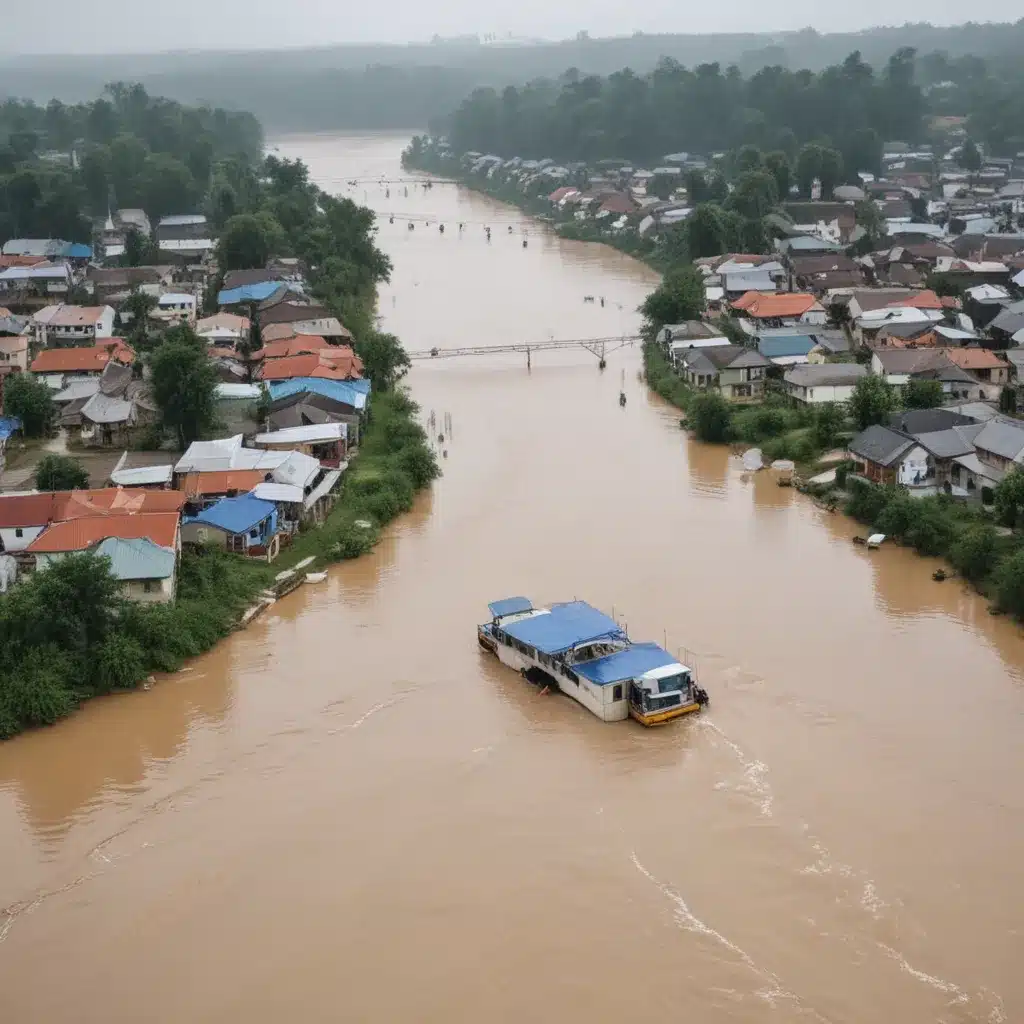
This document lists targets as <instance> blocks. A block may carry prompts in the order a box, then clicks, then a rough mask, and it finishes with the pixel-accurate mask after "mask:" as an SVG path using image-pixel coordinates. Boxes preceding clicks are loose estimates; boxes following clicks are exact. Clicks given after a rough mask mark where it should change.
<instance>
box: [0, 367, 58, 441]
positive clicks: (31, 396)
mask: <svg viewBox="0 0 1024 1024" xmlns="http://www.w3.org/2000/svg"><path fill="white" fill-rule="evenodd" d="M4 412H5V413H6V414H7V415H8V416H16V417H17V418H18V419H19V420H21V429H22V432H23V433H24V435H25V436H26V437H45V436H46V435H47V434H49V433H50V431H51V430H52V429H53V424H54V421H55V420H56V418H57V407H56V406H55V405H54V404H53V392H52V391H51V390H50V389H49V387H47V385H46V384H45V382H44V381H42V380H40V379H39V378H38V377H34V376H33V375H32V374H30V373H15V374H12V375H11V376H10V377H8V378H7V381H6V382H5V384H4Z"/></svg>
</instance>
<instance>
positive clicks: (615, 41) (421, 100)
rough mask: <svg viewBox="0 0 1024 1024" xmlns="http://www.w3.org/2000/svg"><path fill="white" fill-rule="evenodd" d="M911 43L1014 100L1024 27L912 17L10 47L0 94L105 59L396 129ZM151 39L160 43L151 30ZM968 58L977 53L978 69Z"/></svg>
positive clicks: (930, 64)
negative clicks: (835, 26) (190, 47)
mask: <svg viewBox="0 0 1024 1024" xmlns="http://www.w3.org/2000/svg"><path fill="white" fill-rule="evenodd" d="M964 13H965V14H969V13H973V12H964ZM979 16H980V12H979ZM892 20H894V21H899V20H901V15H899V14H894V15H893V19H892ZM585 27H586V26H584V28H585ZM737 28H738V29H742V26H741V25H739V26H737ZM224 45H226V46H229V45H230V42H229V41H225V43H224ZM911 46H913V47H917V48H918V50H919V51H920V52H921V53H924V54H927V56H925V57H923V58H922V59H921V61H920V62H919V63H920V75H921V78H922V84H923V85H925V86H932V85H934V84H936V83H941V82H951V83H952V87H949V86H947V87H946V88H944V89H942V90H936V91H935V92H933V93H932V94H930V96H929V99H930V100H932V101H933V103H934V104H935V105H938V104H939V101H940V100H941V101H942V103H944V104H945V103H959V102H960V100H961V94H962V93H964V92H967V91H971V92H973V93H975V94H977V93H979V92H980V94H981V95H983V96H988V97H990V100H989V102H990V103H991V104H992V105H993V106H996V105H997V101H998V100H1000V99H1003V98H1005V99H1007V100H1008V101H1009V102H1011V103H1012V102H1013V97H1014V92H1013V88H1012V80H1011V81H1007V82H1006V86H1005V93H1003V92H999V91H996V90H994V89H993V87H992V86H993V81H994V82H996V83H998V82H1001V81H1003V79H1002V77H1001V76H1002V75H1004V74H1007V75H1009V74H1012V73H1013V72H1016V71H1018V70H1019V55H1020V53H1021V51H1022V49H1024V26H1022V25H1021V24H1020V23H1019V22H1018V23H1017V24H1016V25H1013V24H981V23H974V24H968V25H957V26H950V27H939V26H931V25H927V24H921V23H919V22H918V23H908V24H905V25H901V26H898V27H891V28H876V29H869V30H867V31H862V32H856V33H854V32H845V33H844V32H834V33H833V32H830V33H827V34H819V33H818V32H815V31H814V30H813V29H809V28H808V29H804V30H802V31H799V32H771V33H767V34H766V33H760V34H759V33H755V32H749V31H746V32H745V31H742V30H740V31H735V32H729V33H719V34H701V35H693V34H691V35H687V34H654V33H646V32H636V33H634V34H632V35H629V36H619V37H616V38H607V39H601V38H594V37H592V36H591V35H589V34H588V33H587V32H580V33H579V34H578V35H577V36H576V37H575V38H573V39H567V40H564V41H560V42H547V41H545V42H543V43H527V42H518V43H517V44H516V45H514V46H500V45H499V46H494V45H484V44H483V42H482V41H481V40H479V39H475V38H472V37H464V36H462V37H459V38H458V39H454V40H444V39H435V40H433V41H432V42H430V43H422V44H408V45H386V44H374V45H357V44H351V45H343V46H323V47H316V48H313V49H292V50H288V49H285V50H279V51H276V52H275V53H274V54H273V55H272V56H271V55H269V54H267V53H265V52H258V51H257V52H249V53H245V52H238V53H230V54H225V53H216V52H210V51H206V52H204V51H192V52H178V53H153V54H135V55H132V54H123V53H122V54H118V55H117V57H116V58H113V59H112V58H111V57H109V56H70V55H67V53H66V52H65V53H64V55H63V56H61V57H60V59H59V60H57V61H55V60H54V59H53V58H52V57H37V58H31V57H21V58H19V59H17V60H15V61H10V62H8V63H7V64H6V65H4V66H0V93H3V94H4V95H8V96H34V97H36V98H37V99H41V100H42V101H43V102H45V101H46V99H48V98H49V97H50V96H52V95H54V94H57V95H59V96H61V97H62V98H63V99H65V100H79V99H83V98H92V97H94V96H96V95H98V93H99V92H100V90H101V89H102V88H103V86H104V84H105V83H106V82H108V81H109V80H110V74H111V67H116V68H117V73H118V74H119V75H120V76H122V77H125V78H129V79H131V80H132V81H140V82H143V83H144V84H146V85H147V86H148V87H149V88H151V89H159V91H160V92H161V93H162V94H163V95H166V96H172V97H174V98H176V99H178V100H180V101H182V102H185V103H194V102H197V101H199V100H202V101H204V102H211V103H215V104H217V105H219V106H223V107H228V108H234V109H245V110H252V111H254V112H255V113H256V115H257V116H258V117H259V118H260V120H261V121H262V122H263V123H264V124H266V125H267V126H269V127H272V128H274V129H288V130H292V131H301V130H305V129H326V128H359V129H365V128H395V129H408V128H411V127H414V126H418V125H425V124H427V123H428V121H429V120H430V119H431V118H432V117H435V116H437V115H440V114H445V113H447V112H449V111H451V110H452V109H454V108H455V106H456V105H457V104H458V103H459V101H460V100H461V99H462V98H463V97H465V96H466V95H468V94H469V93H470V92H471V91H472V89H474V88H475V87H477V86H482V85H494V86H498V87H501V86H504V85H506V84H507V83H509V82H516V83H522V82H526V81H529V80H531V79H535V78H538V77H548V78H551V77H555V76H557V75H559V74H560V73H562V71H563V70H564V69H565V68H579V69H580V71H581V73H583V74H601V75H607V74H610V73H611V72H613V71H616V70H617V69H619V68H624V67H630V68H633V69H635V70H636V71H637V72H638V73H644V72H647V71H650V70H651V69H653V68H654V67H655V65H656V64H657V62H658V61H659V60H660V59H661V58H663V57H669V58H672V59H673V60H676V61H679V62H680V63H682V64H685V65H689V66H696V65H698V64H700V63H702V62H711V61H717V62H718V63H719V64H720V65H721V67H723V68H727V67H729V66H730V65H736V66H737V67H738V69H739V71H741V72H742V73H743V74H744V75H750V74H753V73H754V72H756V71H757V70H758V69H759V68H761V67H764V66H766V65H767V66H775V65H777V66H780V67H784V68H793V69H797V68H810V69H811V70H813V71H817V70H820V69H821V68H824V67H827V66H828V65H830V64H835V63H837V62H839V61H841V60H842V59H843V58H844V57H845V56H846V54H848V53H849V52H850V51H851V50H853V49H859V50H861V51H862V53H863V55H864V59H865V60H866V61H867V62H868V63H870V64H871V65H872V66H873V67H875V68H876V69H881V68H884V66H885V63H886V60H887V59H888V57H889V55H890V54H892V53H894V52H896V51H897V50H899V49H900V48H901V47H911ZM153 48H154V49H158V48H160V47H159V44H158V41H157V39H156V37H154V39H153ZM969 54H973V55H975V56H973V57H970V56H966V55H969ZM979 57H981V58H986V60H987V65H988V66H987V68H986V64H985V62H984V61H979V60H978V58H979ZM1004 69H1006V70H1005V71H1004ZM986 70H987V71H988V74H986ZM979 86H980V90H979ZM1018 95H1019V93H1018ZM297 97H301V102H297V101H296V98H297ZM666 152H668V150H666Z"/></svg>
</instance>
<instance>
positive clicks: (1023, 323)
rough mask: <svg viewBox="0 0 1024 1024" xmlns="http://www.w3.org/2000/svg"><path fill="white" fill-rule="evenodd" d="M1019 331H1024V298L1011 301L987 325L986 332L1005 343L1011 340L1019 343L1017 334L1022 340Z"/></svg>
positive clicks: (1023, 335)
mask: <svg viewBox="0 0 1024 1024" xmlns="http://www.w3.org/2000/svg"><path fill="white" fill-rule="evenodd" d="M1021 332H1024V300H1021V301H1019V302H1011V303H1010V305H1008V306H1006V307H1004V308H1003V310H1002V311H1001V312H999V313H997V314H996V316H995V317H994V318H993V319H992V321H991V323H989V325H988V333H989V334H990V335H991V336H992V337H993V338H994V339H995V340H996V341H998V342H1001V343H1003V344H1007V345H1008V344H1009V342H1011V341H1013V342H1017V344H1020V341H1018V340H1017V335H1018V334H1021V340H1024V334H1022V333H1021Z"/></svg>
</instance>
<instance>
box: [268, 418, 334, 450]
mask: <svg viewBox="0 0 1024 1024" xmlns="http://www.w3.org/2000/svg"><path fill="white" fill-rule="evenodd" d="M347 436H348V425H347V424H345V423H309V424H307V425H306V426H302V427H288V428H287V429H286V430H275V431H273V432H271V433H269V434H257V435H256V437H255V438H254V439H253V440H254V442H255V443H256V444H273V445H278V444H325V443H327V442H329V441H340V440H342V439H343V438H345V437H347Z"/></svg>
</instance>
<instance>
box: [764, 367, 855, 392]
mask: <svg viewBox="0 0 1024 1024" xmlns="http://www.w3.org/2000/svg"><path fill="white" fill-rule="evenodd" d="M867 375H868V368H867V367H866V366H860V365H859V364H858V363H808V364H807V365H806V366H794V367H793V369H792V370H789V371H787V372H786V374H785V376H784V377H783V380H785V381H786V383H787V384H794V385H796V386H797V387H800V388H814V387H825V386H827V385H829V384H833V385H836V384H839V385H843V384H856V383H857V381H859V380H861V379H862V378H863V377H866V376H867Z"/></svg>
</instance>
